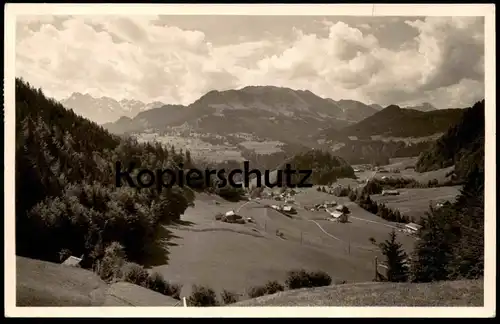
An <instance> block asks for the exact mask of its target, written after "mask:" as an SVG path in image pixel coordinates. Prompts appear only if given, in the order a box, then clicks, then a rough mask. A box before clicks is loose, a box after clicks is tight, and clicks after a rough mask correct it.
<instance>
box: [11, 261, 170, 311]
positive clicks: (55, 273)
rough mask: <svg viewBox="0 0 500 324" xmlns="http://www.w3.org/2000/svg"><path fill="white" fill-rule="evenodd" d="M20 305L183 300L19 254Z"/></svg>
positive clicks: (167, 303) (146, 303) (150, 303)
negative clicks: (111, 281)
mask: <svg viewBox="0 0 500 324" xmlns="http://www.w3.org/2000/svg"><path fill="white" fill-rule="evenodd" d="M16 272H17V276H16V286H17V287H16V305H17V306H30V307H36V306H42V307H43V306H45V307H59V306H72V307H75V306H177V305H179V301H177V300H175V299H173V298H171V297H168V296H164V295H162V294H159V293H157V292H154V291H152V290H149V289H146V288H143V287H140V286H137V285H133V284H130V283H125V282H119V283H114V284H112V285H109V286H108V285H107V284H106V283H105V282H104V281H102V280H101V279H100V278H99V277H98V276H97V275H96V274H94V273H92V272H91V271H88V270H84V269H80V268H76V267H70V266H63V265H60V264H57V263H51V262H46V261H40V260H34V259H28V258H24V257H19V256H18V257H16Z"/></svg>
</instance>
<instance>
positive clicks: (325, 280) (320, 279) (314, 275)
mask: <svg viewBox="0 0 500 324" xmlns="http://www.w3.org/2000/svg"><path fill="white" fill-rule="evenodd" d="M309 278H310V281H311V284H312V286H313V287H323V286H329V285H330V284H331V283H332V278H331V277H330V276H329V275H328V273H326V272H324V271H314V272H311V273H309Z"/></svg>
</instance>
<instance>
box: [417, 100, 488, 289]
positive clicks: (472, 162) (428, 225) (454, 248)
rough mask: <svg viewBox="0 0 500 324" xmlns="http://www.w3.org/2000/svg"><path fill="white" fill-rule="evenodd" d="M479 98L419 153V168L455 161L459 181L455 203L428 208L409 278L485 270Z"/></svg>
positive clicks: (472, 274)
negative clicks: (437, 138) (455, 121)
mask: <svg viewBox="0 0 500 324" xmlns="http://www.w3.org/2000/svg"><path fill="white" fill-rule="evenodd" d="M484 130H485V129H484V100H483V101H481V102H478V103H476V104H475V105H474V106H473V107H472V108H469V109H467V110H466V111H465V112H464V115H463V118H462V120H461V121H460V122H459V123H458V124H457V125H454V126H452V127H451V128H450V129H449V130H448V131H447V132H446V134H444V135H443V136H442V137H441V138H440V139H439V140H438V141H437V142H436V144H435V146H434V147H433V148H432V149H431V150H429V151H428V152H426V153H425V154H423V155H422V157H421V158H420V160H419V162H418V168H419V170H420V171H425V170H434V169H438V168H442V167H446V166H450V165H453V164H455V172H456V173H457V176H458V177H459V179H462V180H463V181H464V187H463V189H462V193H461V195H460V196H459V198H458V199H457V202H456V203H454V204H452V205H450V206H445V207H442V208H439V209H433V208H431V210H430V212H429V213H428V215H427V217H426V218H424V219H423V229H422V231H421V233H420V240H419V242H418V244H417V247H416V252H415V256H414V263H413V271H412V272H413V277H414V279H413V280H414V281H436V280H447V279H448V280H449V279H451V280H453V279H460V278H478V277H481V276H482V275H483V272H484V221H485V218H484V217H485V215H484V190H485V188H484Z"/></svg>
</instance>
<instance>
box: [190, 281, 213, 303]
mask: <svg viewBox="0 0 500 324" xmlns="http://www.w3.org/2000/svg"><path fill="white" fill-rule="evenodd" d="M188 303H189V306H218V305H219V303H218V301H217V295H216V294H215V291H213V289H211V288H209V287H205V286H198V285H193V292H192V293H191V296H189V298H188Z"/></svg>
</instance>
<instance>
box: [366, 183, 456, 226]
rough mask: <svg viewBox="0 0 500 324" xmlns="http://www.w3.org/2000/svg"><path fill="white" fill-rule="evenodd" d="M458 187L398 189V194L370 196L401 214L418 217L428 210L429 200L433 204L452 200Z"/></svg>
mask: <svg viewBox="0 0 500 324" xmlns="http://www.w3.org/2000/svg"><path fill="white" fill-rule="evenodd" d="M460 188H461V187H460V186H453V187H438V188H418V189H398V191H399V195H398V196H382V195H372V196H370V197H371V198H372V199H373V200H374V201H376V202H382V203H385V204H386V205H387V206H388V207H389V208H393V209H398V210H399V211H400V212H401V213H402V214H405V215H408V216H413V217H414V218H415V219H419V218H421V217H422V216H423V215H425V212H427V211H429V204H430V203H431V202H433V205H434V206H435V205H436V203H437V202H439V201H441V200H449V201H450V202H453V201H454V200H455V199H456V197H457V196H458V195H459V194H460Z"/></svg>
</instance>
